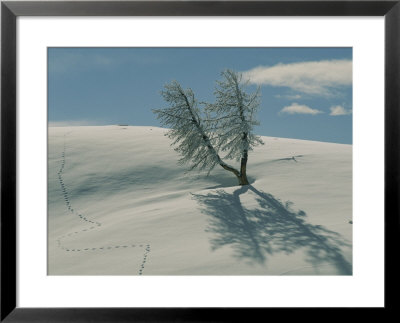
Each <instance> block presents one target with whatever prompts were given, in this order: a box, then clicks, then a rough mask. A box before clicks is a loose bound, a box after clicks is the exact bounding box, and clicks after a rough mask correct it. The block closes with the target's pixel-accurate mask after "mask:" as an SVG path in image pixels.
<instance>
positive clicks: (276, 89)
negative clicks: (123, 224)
mask: <svg viewBox="0 0 400 323" xmlns="http://www.w3.org/2000/svg"><path fill="white" fill-rule="evenodd" d="M228 68H229V69H233V70H235V71H237V72H241V73H243V76H244V78H246V79H248V80H249V81H250V83H249V91H250V92H252V91H254V90H255V89H256V87H257V86H260V87H261V104H260V109H259V113H258V119H259V121H260V126H258V127H257V128H256V129H255V132H256V133H257V134H259V135H264V136H272V137H285V138H297V139H306V140H317V141H326V142H337V143H346V144H351V143H352V109H353V106H352V49H351V48H267V47H266V48H49V49H48V117H49V124H50V125H109V124H129V125H137V126H160V125H159V122H158V120H157V119H156V116H155V115H154V114H153V112H152V111H151V109H154V108H162V107H165V102H164V101H163V99H162V97H161V95H160V91H161V90H162V89H163V86H164V85H165V84H166V83H169V82H171V81H173V80H176V81H178V82H179V83H180V84H181V85H182V86H183V87H184V88H189V87H190V88H191V89H192V90H193V91H194V93H195V95H196V97H197V99H198V100H199V101H208V102H212V101H213V100H214V97H213V90H214V87H215V81H216V80H218V79H220V73H221V72H222V71H223V70H224V69H228Z"/></svg>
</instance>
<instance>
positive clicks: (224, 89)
mask: <svg viewBox="0 0 400 323" xmlns="http://www.w3.org/2000/svg"><path fill="white" fill-rule="evenodd" d="M221 75H222V80H220V81H217V87H216V89H215V92H214V95H215V97H216V102H215V103H214V104H209V105H208V106H207V108H206V110H207V111H208V112H209V113H210V114H212V115H213V127H214V128H213V130H214V131H215V133H216V134H217V140H216V142H217V145H218V149H220V150H221V151H222V152H225V153H226V155H225V158H227V159H235V160H236V161H240V172H239V176H240V178H239V182H240V184H241V185H246V184H249V182H248V180H247V172H246V169H247V160H248V154H249V151H251V150H252V149H253V147H255V146H257V145H260V144H263V142H262V140H261V138H260V137H259V136H256V135H254V133H253V127H254V126H256V125H258V124H259V123H258V121H257V120H256V119H255V114H256V112H257V110H258V107H259V105H260V89H259V88H258V89H257V91H256V92H254V93H247V92H246V91H245V89H244V88H245V86H247V83H248V82H243V81H242V75H241V74H238V73H236V72H234V71H232V70H226V71H223V72H222V73H221Z"/></svg>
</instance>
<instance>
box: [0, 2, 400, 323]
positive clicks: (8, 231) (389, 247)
mask: <svg viewBox="0 0 400 323" xmlns="http://www.w3.org/2000/svg"><path fill="white" fill-rule="evenodd" d="M399 2H400V1H399V0H396V1H385V0H383V1H86V2H85V1H82V2H81V1H78V2H76V1H70V2H68V1H65V2H64V1H62V2H60V1H43V2H37V1H26V2H24V1H2V3H1V317H0V319H1V321H5V322H31V321H32V322H94V321H96V322H194V321H196V322H205V321H212V322H222V321H225V322H234V321H242V322H244V321H243V320H242V319H241V317H242V316H243V315H245V316H246V317H247V319H245V321H247V322H249V321H254V320H258V319H256V318H257V317H262V316H263V315H265V314H266V313H265V311H279V312H280V314H278V315H281V314H283V315H286V313H290V311H292V310H297V311H301V310H302V309H294V308H293V309H290V311H289V312H287V311H288V308H279V309H278V308H275V309H272V308H246V309H244V308H212V309H211V308H19V307H17V304H16V300H17V281H16V271H17V264H16V247H17V246H16V241H17V237H16V222H17V214H16V210H17V199H16V189H17V177H16V176H17V173H16V171H17V169H16V165H17V156H16V142H17V141H16V139H17V137H16V136H17V128H16V113H17V106H16V104H17V102H16V82H17V79H16V41H17V39H16V37H17V30H16V19H17V17H18V16H384V18H385V156H384V157H385V306H384V308H382V309H381V308H375V311H374V312H371V311H369V312H368V316H369V317H370V318H373V316H371V315H373V313H376V317H379V318H380V319H381V320H382V319H383V318H382V316H381V315H382V310H384V311H386V312H387V311H390V310H395V309H396V306H397V304H396V296H395V295H396V294H397V291H398V287H399V278H398V276H399V275H398V273H396V272H395V271H396V268H397V267H396V260H397V258H398V247H397V246H398V242H399V239H398V237H399V227H400V225H399V224H400V221H399V201H400V196H399V178H400V176H399V161H400V160H399V157H400V156H399V155H400V150H399V126H400V123H399V110H400V64H399V62H400V3H399ZM371 128H373V125H371ZM304 310H307V309H303V310H302V313H304ZM325 310H327V311H329V312H330V314H329V316H330V318H333V319H334V318H335V315H336V314H335V309H325ZM348 310H349V309H348ZM268 314H269V313H268ZM307 315H309V314H307ZM337 317H339V315H337ZM252 318H254V319H252ZM282 318H283V317H280V319H282ZM264 319H267V317H265V316H264ZM261 320H263V319H261Z"/></svg>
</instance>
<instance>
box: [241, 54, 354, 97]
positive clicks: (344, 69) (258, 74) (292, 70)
mask: <svg viewBox="0 0 400 323" xmlns="http://www.w3.org/2000/svg"><path fill="white" fill-rule="evenodd" d="M243 78H244V79H248V80H250V83H252V84H257V85H271V86H283V87H289V88H291V89H293V90H295V91H299V92H303V93H309V94H314V95H317V94H319V95H327V94H329V93H330V91H331V90H332V89H334V88H338V87H342V86H350V85H351V84H352V61H351V60H325V61H311V62H299V63H291V64H278V65H274V66H258V67H256V68H253V69H251V70H249V71H245V72H243Z"/></svg>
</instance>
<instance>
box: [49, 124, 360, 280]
mask: <svg viewBox="0 0 400 323" xmlns="http://www.w3.org/2000/svg"><path fill="white" fill-rule="evenodd" d="M165 132H166V130H165V129H161V128H157V127H131V126H96V127H51V128H49V145H48V157H49V160H48V180H49V185H48V203H49V208H48V220H49V221H48V252H49V256H48V261H49V266H48V269H49V274H50V275H351V274H352V224H351V220H352V146H351V145H342V144H331V143H321V142H312V141H304V140H295V139H282V138H272V137H263V140H264V142H265V145H264V146H261V147H257V148H256V149H255V151H253V152H251V154H250V156H249V163H248V176H249V179H250V180H251V182H252V184H251V185H248V186H243V187H240V186H237V180H236V178H235V177H234V176H233V175H232V174H231V173H229V172H227V171H225V170H223V169H222V168H220V169H219V168H216V169H215V170H214V171H213V172H212V173H211V174H210V176H208V177H207V176H205V175H204V174H199V173H192V172H190V173H185V170H186V169H185V168H184V167H180V166H178V165H177V160H178V159H179V156H178V155H177V153H176V152H175V151H174V150H173V149H172V148H171V147H170V143H171V142H170V140H169V139H168V138H167V137H165V136H164V134H165ZM232 163H233V162H232Z"/></svg>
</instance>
